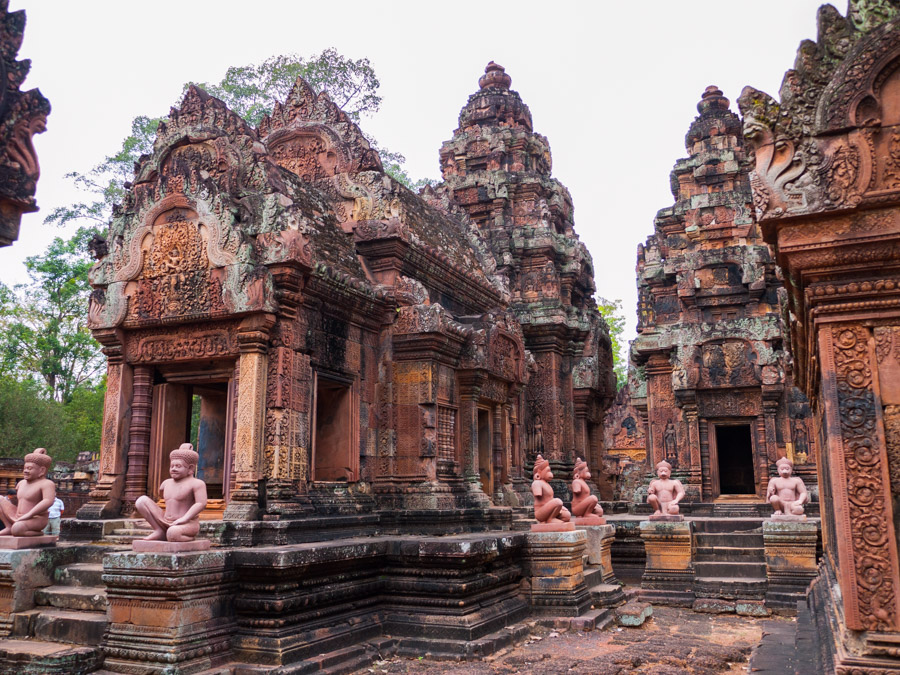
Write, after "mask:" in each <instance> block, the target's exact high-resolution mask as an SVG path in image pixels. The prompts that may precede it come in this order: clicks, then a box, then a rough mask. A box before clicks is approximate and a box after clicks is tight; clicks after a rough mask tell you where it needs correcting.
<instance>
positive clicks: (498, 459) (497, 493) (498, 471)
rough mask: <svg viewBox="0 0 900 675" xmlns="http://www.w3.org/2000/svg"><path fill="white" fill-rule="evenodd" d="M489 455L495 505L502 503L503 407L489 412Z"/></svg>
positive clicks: (497, 407)
mask: <svg viewBox="0 0 900 675" xmlns="http://www.w3.org/2000/svg"><path fill="white" fill-rule="evenodd" d="M491 423H492V426H493V429H492V430H491V437H492V438H491V451H492V452H491V455H492V457H493V462H494V467H493V471H494V494H493V495H492V496H493V498H494V503H495V504H502V503H503V474H504V472H503V454H504V452H505V448H504V447H503V406H502V405H500V404H497V405H495V406H494V407H493V410H492V411H491Z"/></svg>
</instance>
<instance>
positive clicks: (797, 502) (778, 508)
mask: <svg viewBox="0 0 900 675" xmlns="http://www.w3.org/2000/svg"><path fill="white" fill-rule="evenodd" d="M775 466H776V467H778V475H777V476H775V477H774V478H770V479H769V486H768V488H767V489H766V501H768V502H769V503H770V504H771V505H772V508H774V509H775V513H774V515H776V516H795V517H800V516H803V517H805V516H804V514H803V505H804V504H806V503H807V502H808V501H809V493H808V492H807V491H806V485H804V484H803V479H801V478H798V477H797V476H793V475H791V474H793V473H794V463H793V462H792V461H791V460H789V459H788V458H787V457H782V458H781V459H779V460H778V461H777V462H775Z"/></svg>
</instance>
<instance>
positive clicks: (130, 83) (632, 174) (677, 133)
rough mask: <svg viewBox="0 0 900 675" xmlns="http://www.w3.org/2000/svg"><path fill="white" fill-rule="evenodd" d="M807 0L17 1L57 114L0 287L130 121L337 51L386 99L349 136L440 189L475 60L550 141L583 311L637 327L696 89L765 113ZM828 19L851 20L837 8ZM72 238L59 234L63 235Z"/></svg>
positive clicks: (802, 29)
mask: <svg viewBox="0 0 900 675" xmlns="http://www.w3.org/2000/svg"><path fill="white" fill-rule="evenodd" d="M820 4H821V2H820V0H752V1H750V2H745V1H743V0H742V1H738V0H643V1H641V2H637V1H626V2H608V1H606V0H593V1H591V2H572V1H565V0H562V1H561V0H557V1H555V2H548V1H547V0H543V1H541V2H531V1H520V2H516V3H511V2H484V1H481V2H469V1H460V2H423V1H422V0H417V1H416V2H391V1H389V0H379V1H374V0H370V1H368V2H357V1H355V0H344V1H342V2H334V1H332V2H315V3H313V2H301V1H292V2H289V1H286V0H285V1H282V2H275V1H273V0H255V1H254V2H234V1H226V0H218V1H215V2H206V1H200V0H179V1H177V2H173V1H171V0H155V1H154V2H147V3H144V2H140V3H138V2H122V1H121V0H115V1H113V0H110V1H101V0H80V1H78V2H72V0H39V1H38V0H12V2H11V7H10V9H11V10H17V9H25V10H26V12H27V16H28V23H27V26H26V29H25V41H24V43H23V45H22V49H21V50H20V52H19V58H20V59H21V58H28V59H31V60H32V69H31V73H30V75H29V76H28V79H27V80H26V81H25V85H24V88H25V89H30V88H33V87H38V88H40V90H41V91H42V93H43V94H44V95H45V96H46V97H47V98H48V99H50V102H51V104H52V106H53V112H52V114H51V115H50V118H49V121H48V130H47V132H46V133H45V134H43V135H41V136H38V137H36V140H35V144H36V146H37V151H38V156H39V159H40V163H41V179H40V181H39V183H38V191H37V199H38V204H39V205H40V207H41V211H40V212H39V213H36V214H30V215H26V216H25V217H24V218H23V222H22V232H21V235H20V238H19V241H18V242H17V243H16V244H14V245H13V246H12V247H7V248H2V249H0V280H2V281H3V282H4V283H7V284H14V283H20V282H23V281H26V280H27V276H26V274H25V270H24V266H23V264H22V262H23V260H24V259H25V258H26V257H27V256H30V255H35V254H38V253H41V252H42V251H43V250H44V249H45V248H46V247H47V245H48V244H49V243H50V241H51V240H52V239H53V237H55V236H65V235H67V234H69V231H67V230H60V229H58V228H56V227H49V226H45V225H43V218H44V216H45V215H46V214H48V213H50V211H51V210H52V209H53V208H54V207H56V206H60V205H64V204H68V203H72V202H73V201H75V200H76V199H78V193H77V191H76V190H75V188H74V187H72V186H71V184H70V182H69V181H67V180H66V179H65V178H64V177H63V176H64V175H65V174H66V173H67V172H69V171H73V170H77V171H86V170H88V169H90V168H91V167H92V166H94V165H95V164H96V163H97V162H99V161H100V160H102V159H103V158H104V157H105V156H107V155H109V154H111V153H113V152H114V151H115V150H117V149H118V148H119V147H120V145H121V141H122V139H123V138H124V137H125V136H127V135H128V134H129V133H130V125H131V120H132V118H134V117H135V116H136V115H141V114H145V115H161V114H163V113H164V112H166V111H167V110H168V109H169V107H170V106H171V105H172V104H173V103H175V101H176V99H177V97H178V96H179V94H180V92H181V87H182V84H183V83H184V82H187V81H191V80H192V81H200V82H204V81H207V82H208V81H218V80H219V79H221V78H222V76H223V75H224V74H225V70H226V69H227V68H228V66H231V65H246V64H248V63H255V62H259V61H262V60H264V59H265V58H267V57H269V56H271V55H274V54H286V53H297V54H300V55H301V56H309V55H312V54H317V53H319V52H320V51H322V50H323V49H325V48H327V47H335V48H336V49H337V50H338V51H339V52H341V53H342V54H344V55H346V56H348V57H352V58H361V57H368V58H369V59H370V60H371V62H372V65H373V66H374V68H375V71H376V73H377V74H378V77H379V79H380V81H381V90H380V93H381V94H382V96H383V97H384V102H383V104H382V107H381V111H380V112H379V113H378V114H377V116H375V117H373V118H369V119H367V120H364V121H363V124H362V127H363V128H364V129H365V130H366V131H367V132H369V133H370V134H372V135H373V136H374V137H375V138H377V139H378V141H379V142H380V143H381V144H382V145H384V146H386V147H388V148H390V149H392V150H395V151H399V152H402V153H403V154H405V155H406V157H407V160H408V162H407V168H408V170H409V173H410V175H411V176H413V177H415V178H418V177H422V176H428V177H432V178H439V177H440V172H439V169H438V150H439V148H440V146H441V143H442V142H443V141H444V140H447V139H449V138H450V137H451V135H452V132H453V130H454V129H455V128H456V122H457V117H458V115H459V110H460V108H461V107H462V106H463V105H464V104H465V102H466V99H467V98H468V96H469V94H471V93H473V92H474V91H475V90H476V89H477V87H478V78H479V76H480V75H481V73H482V72H483V71H484V66H485V65H486V64H487V62H488V61H490V60H494V61H496V62H497V63H500V64H501V65H503V66H504V67H505V68H506V71H507V73H509V74H510V75H511V76H512V88H513V89H515V90H516V91H518V92H519V93H520V94H521V95H522V98H523V99H524V100H525V102H526V103H527V104H528V106H529V107H530V108H531V113H532V116H533V118H534V126H535V130H536V131H537V132H539V133H541V134H543V135H545V136H547V138H548V139H549V140H550V146H551V149H552V152H553V174H554V175H555V176H556V177H557V178H558V179H559V180H561V181H562V182H563V183H564V184H565V185H566V186H568V188H569V190H571V192H572V197H573V199H574V202H575V227H576V231H577V232H578V234H579V236H580V237H581V239H582V240H583V241H584V242H585V243H586V244H587V246H588V249H589V250H590V251H591V253H592V255H593V258H594V265H595V269H596V274H597V279H596V280H597V289H598V294H599V295H602V296H604V297H607V298H620V299H622V301H623V303H624V310H625V315H626V318H627V320H628V327H627V335H628V338H629V339H630V338H631V337H633V333H634V326H635V304H636V296H637V293H636V290H635V276H634V267H635V254H636V247H637V244H638V243H639V242H642V241H643V240H644V239H645V238H646V237H647V235H649V234H650V233H651V232H652V231H653V217H654V215H655V214H656V211H657V210H659V209H660V208H663V207H666V206H669V205H671V204H672V201H673V199H672V194H671V192H670V191H669V171H670V170H671V168H672V165H673V164H674V162H675V160H676V159H678V158H680V157H683V156H684V155H685V154H686V153H685V148H684V135H685V133H686V132H687V129H688V126H689V125H690V123H691V121H692V120H693V119H694V117H695V115H696V114H697V111H696V107H695V106H696V103H697V101H698V100H699V98H700V94H701V93H702V92H703V90H704V88H705V87H706V86H707V85H709V84H715V85H717V86H719V87H720V88H721V89H722V90H723V91H724V92H725V95H726V96H728V98H730V99H731V101H732V109H733V110H735V111H736V110H737V106H736V105H735V104H734V102H735V100H736V99H737V97H738V94H739V93H740V91H741V89H742V87H743V86H744V85H748V84H749V85H753V86H755V87H756V88H758V89H762V90H764V91H767V92H768V93H770V94H772V95H776V96H777V91H778V88H779V86H780V84H781V79H782V76H783V74H784V71H785V70H787V69H788V68H790V67H791V66H792V65H793V62H794V56H795V54H796V50H797V46H798V45H799V43H800V41H801V40H803V39H815V33H816V28H815V27H816V8H817V7H818V6H819V5H820ZM837 6H838V9H839V10H840V11H841V12H842V13H845V12H846V2H844V0H840V2H839V4H838V5H837ZM72 229H74V228H72Z"/></svg>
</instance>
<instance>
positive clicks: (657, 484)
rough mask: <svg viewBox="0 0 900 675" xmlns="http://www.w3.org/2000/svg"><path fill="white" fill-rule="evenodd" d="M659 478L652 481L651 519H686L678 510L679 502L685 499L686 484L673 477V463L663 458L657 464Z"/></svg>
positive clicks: (648, 491) (649, 493) (649, 497)
mask: <svg viewBox="0 0 900 675" xmlns="http://www.w3.org/2000/svg"><path fill="white" fill-rule="evenodd" d="M656 475H657V476H658V478H655V479H653V480H652V481H650V487H649V489H648V490H647V503H648V504H650V506H652V507H653V509H654V511H653V515H652V516H650V520H670V519H676V518H677V519H678V520H682V519H684V516H682V515H680V514H679V513H678V512H679V510H680V507H679V506H678V502H680V501H681V500H682V499H684V486H683V485H682V484H681V481H680V480H677V479H672V465H671V464H669V463H668V462H666V461H665V460H663V461H662V462H660V463H659V464H657V465H656Z"/></svg>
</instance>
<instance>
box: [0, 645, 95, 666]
mask: <svg viewBox="0 0 900 675" xmlns="http://www.w3.org/2000/svg"><path fill="white" fill-rule="evenodd" d="M102 662H103V651H102V650H101V649H99V648H97V647H80V646H73V645H69V644H60V643H58V642H45V641H42V640H0V675H57V674H59V675H83V674H84V673H92V672H94V671H96V670H97V668H99V667H100V665H101V663H102Z"/></svg>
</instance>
